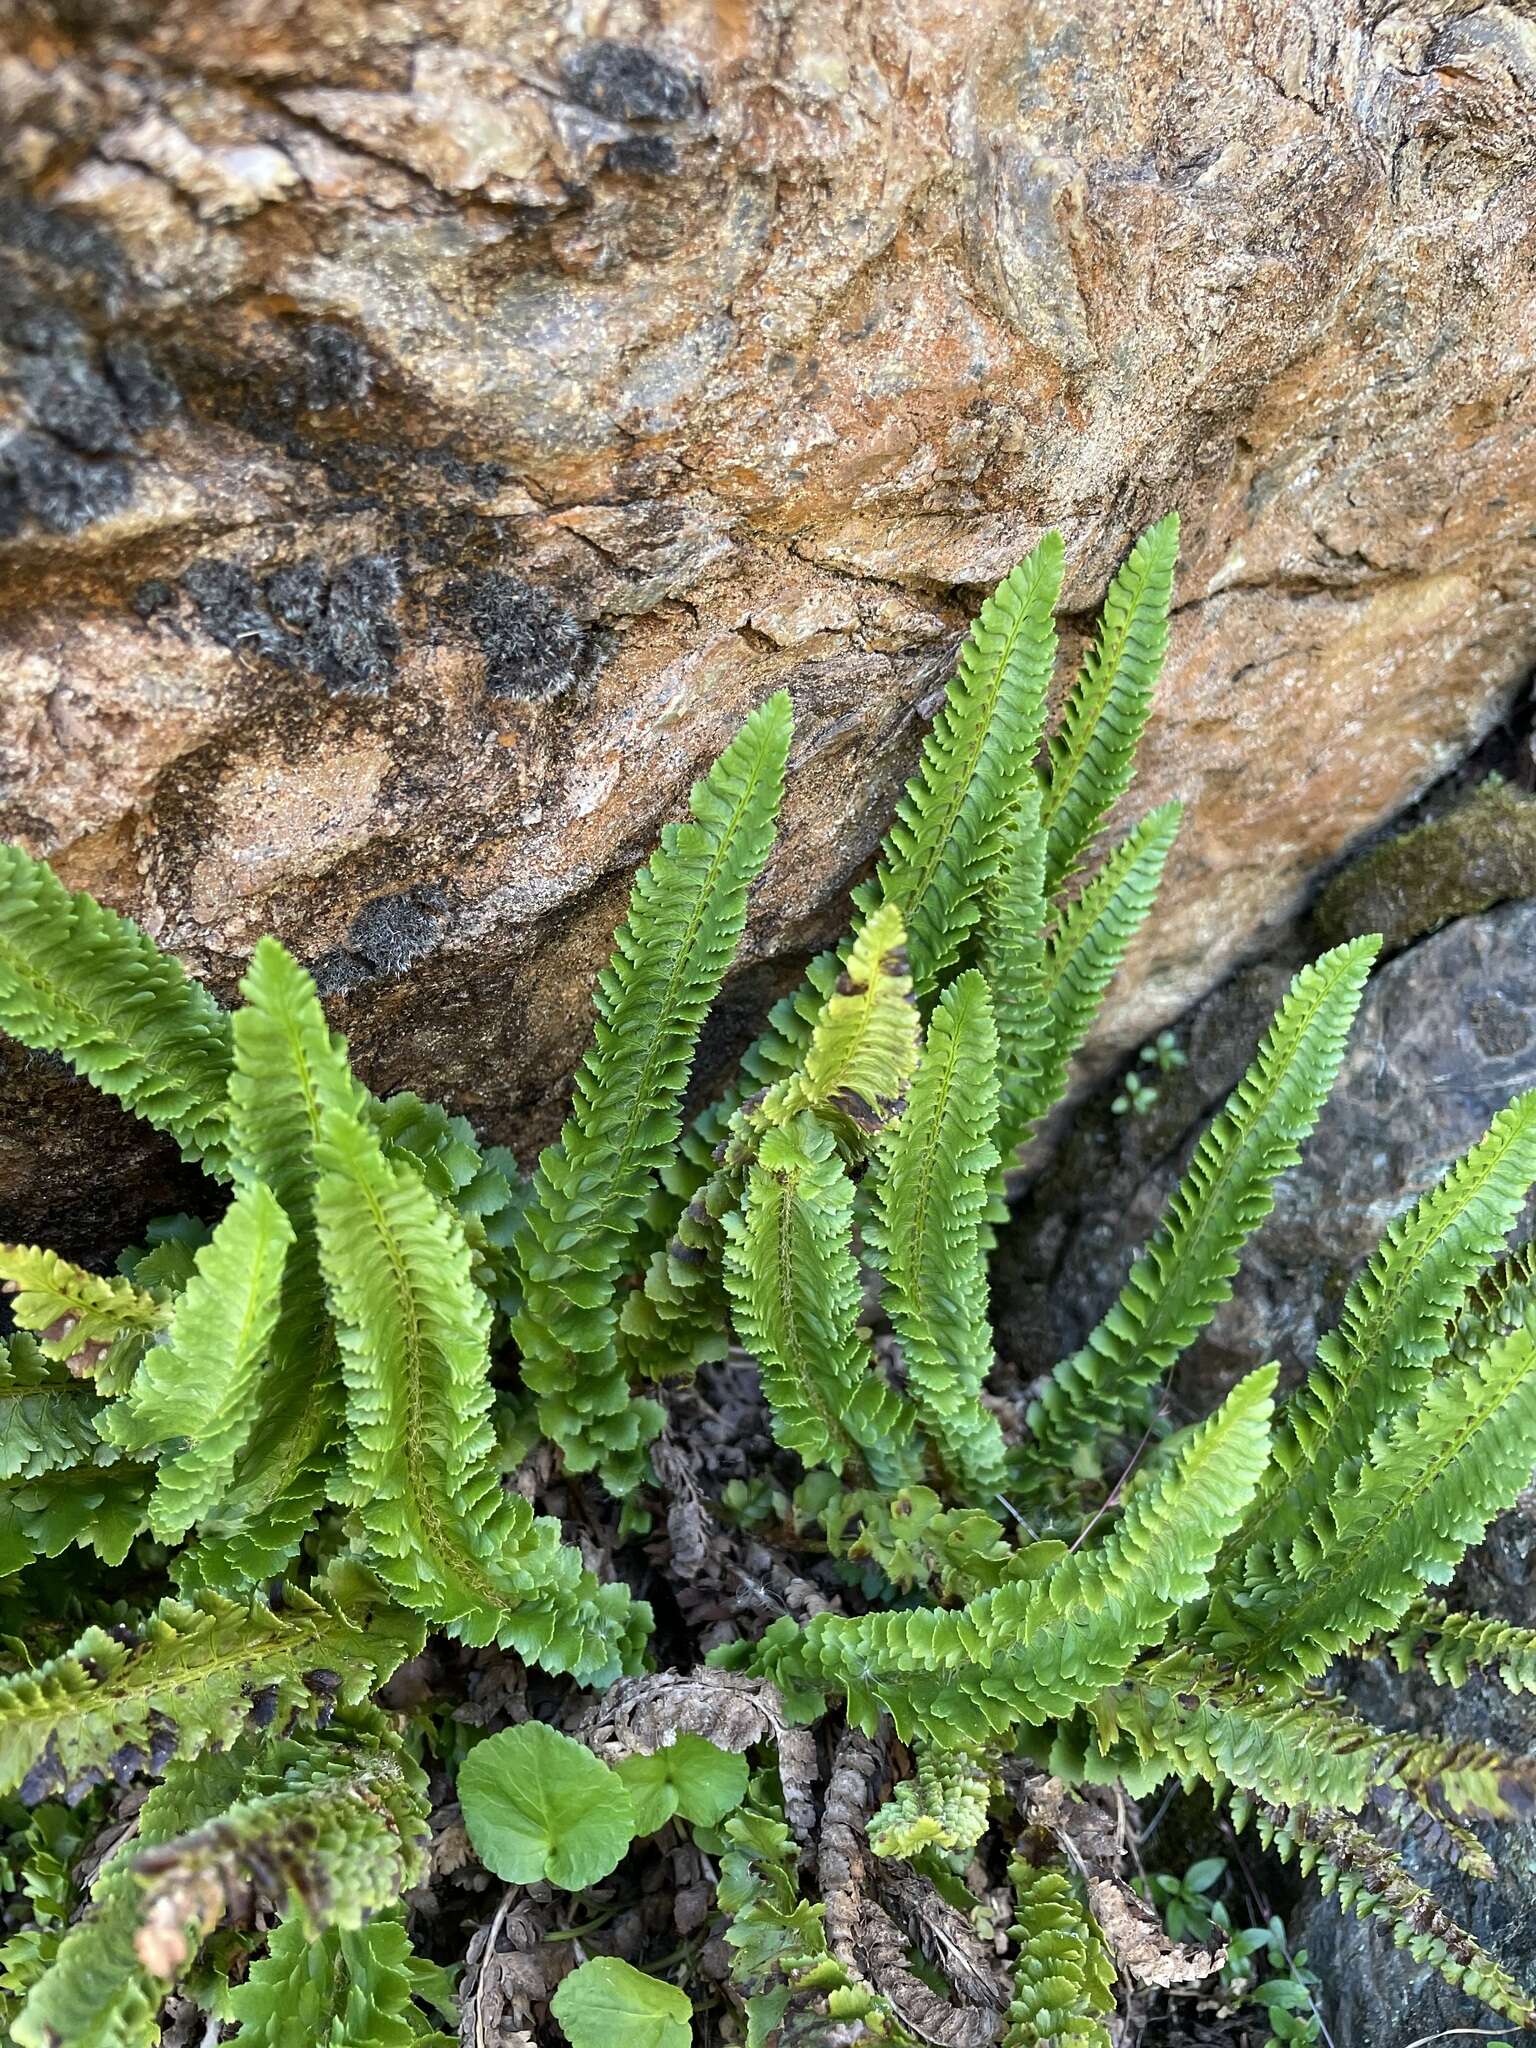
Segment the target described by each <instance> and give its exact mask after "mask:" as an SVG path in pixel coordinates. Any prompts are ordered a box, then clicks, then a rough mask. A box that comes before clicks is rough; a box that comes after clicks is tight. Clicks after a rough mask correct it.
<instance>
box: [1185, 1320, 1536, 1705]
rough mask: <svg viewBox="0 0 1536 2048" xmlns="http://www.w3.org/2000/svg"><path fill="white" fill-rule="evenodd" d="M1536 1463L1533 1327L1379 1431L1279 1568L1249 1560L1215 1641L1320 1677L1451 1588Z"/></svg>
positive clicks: (1264, 1673) (1262, 1670)
mask: <svg viewBox="0 0 1536 2048" xmlns="http://www.w3.org/2000/svg"><path fill="white" fill-rule="evenodd" d="M1533 1465H1536V1334H1533V1333H1532V1332H1531V1331H1530V1330H1528V1329H1523V1328H1522V1329H1520V1330H1518V1331H1516V1332H1515V1333H1514V1334H1513V1335H1511V1336H1509V1337H1505V1338H1502V1339H1501V1340H1500V1341H1499V1342H1498V1343H1497V1344H1495V1345H1494V1346H1493V1347H1492V1348H1491V1349H1490V1350H1489V1351H1488V1352H1487V1353H1486V1355H1485V1356H1484V1357H1482V1358H1480V1359H1476V1360H1474V1361H1473V1362H1471V1363H1470V1364H1467V1365H1463V1366H1460V1367H1459V1368H1457V1369H1454V1370H1452V1371H1448V1372H1447V1373H1446V1375H1445V1376H1444V1377H1443V1378H1442V1379H1440V1380H1437V1381H1436V1382H1435V1383H1434V1384H1433V1385H1432V1386H1431V1387H1430V1388H1429V1390H1428V1391H1427V1393H1426V1394H1425V1396H1424V1398H1423V1400H1422V1401H1421V1402H1420V1403H1419V1404H1418V1406H1417V1407H1416V1408H1412V1409H1405V1410H1403V1411H1402V1412H1400V1413H1399V1414H1398V1416H1397V1417H1396V1419H1395V1420H1394V1421H1393V1422H1392V1423H1391V1424H1390V1426H1388V1427H1386V1428H1384V1429H1383V1430H1381V1431H1380V1432H1379V1433H1378V1434H1377V1435H1376V1436H1375V1437H1374V1438H1373V1439H1372V1441H1371V1443H1370V1446H1369V1448H1368V1451H1367V1454H1366V1456H1365V1459H1364V1461H1363V1462H1362V1464H1361V1465H1360V1468H1359V1470H1358V1472H1356V1473H1352V1474H1351V1475H1350V1476H1349V1477H1348V1478H1347V1479H1346V1480H1344V1481H1343V1482H1342V1483H1341V1485H1340V1487H1339V1488H1338V1490H1337V1491H1336V1493H1335V1494H1334V1496H1333V1497H1332V1499H1331V1500H1330V1501H1329V1503H1328V1508H1327V1513H1326V1517H1324V1518H1320V1521H1319V1524H1318V1526H1316V1527H1314V1528H1310V1529H1307V1530H1304V1531H1303V1532H1302V1533H1301V1534H1300V1535H1299V1536H1298V1537H1297V1538H1296V1540H1295V1542H1294V1543H1293V1544H1292V1546H1291V1548H1290V1550H1289V1552H1288V1553H1287V1554H1286V1555H1284V1556H1283V1557H1277V1558H1275V1559H1274V1560H1273V1569H1265V1570H1263V1571H1262V1572H1261V1571H1260V1569H1259V1568H1258V1560H1256V1559H1254V1558H1252V1557H1250V1569H1249V1573H1248V1578H1247V1583H1246V1585H1245V1586H1244V1587H1243V1588H1242V1589H1237V1588H1235V1587H1229V1588H1224V1590H1223V1592H1222V1594H1221V1595H1220V1596H1219V1597H1218V1599H1217V1600H1216V1601H1214V1602H1213V1603H1212V1610H1211V1616H1210V1619H1209V1621H1208V1623H1207V1625H1206V1630H1205V1633H1206V1635H1207V1637H1208V1639H1209V1640H1210V1641H1211V1642H1212V1643H1213V1644H1215V1645H1216V1647H1217V1648H1218V1649H1220V1650H1221V1651H1223V1652H1224V1653H1225V1654H1228V1655H1237V1656H1240V1657H1241V1659H1242V1662H1243V1665H1244V1668H1245V1669H1246V1670H1247V1671H1249V1672H1251V1673H1253V1674H1254V1675H1256V1676H1258V1677H1261V1678H1265V1679H1269V1680H1271V1681H1275V1680H1279V1681H1283V1680H1285V1679H1287V1678H1290V1679H1292V1680H1294V1679H1295V1678H1296V1677H1297V1676H1306V1677H1316V1676H1320V1675H1321V1673H1322V1672H1323V1671H1324V1670H1326V1668H1327V1666H1328V1664H1329V1662H1330V1661H1331V1660H1332V1658H1333V1657H1335V1656H1337V1655H1339V1654H1340V1653H1341V1652H1342V1651H1344V1650H1346V1649H1348V1648H1350V1647H1351V1646H1352V1645H1353V1644H1355V1643H1361V1642H1364V1641H1366V1640H1367V1639H1368V1638H1369V1637H1370V1636H1372V1635H1374V1634H1376V1633H1378V1632H1379V1631H1381V1630H1385V1629H1389V1628H1391V1627H1392V1626H1393V1625H1394V1624H1395V1623H1396V1622H1398V1621H1399V1620H1400V1619H1401V1617H1402V1616H1403V1614H1404V1613H1405V1612H1406V1611H1407V1609H1408V1607H1409V1605H1410V1604H1411V1602H1412V1601H1413V1599H1414V1597H1415V1596H1416V1594H1417V1593H1418V1592H1419V1589H1420V1588H1421V1587H1422V1586H1423V1585H1424V1583H1425V1582H1426V1580H1429V1581H1436V1580H1444V1579H1446V1578H1448V1577H1449V1576H1450V1573H1451V1571H1452V1569H1453V1568H1454V1567H1455V1565H1456V1564H1457V1563H1458V1562H1459V1560H1460V1558H1461V1556H1462V1553H1463V1551H1464V1550H1465V1549H1466V1548H1467V1546H1468V1545H1469V1544H1470V1543H1474V1542H1475V1541H1476V1540H1477V1538H1478V1537H1480V1536H1481V1535H1482V1533H1483V1530H1484V1529H1485V1528H1486V1527H1487V1525H1488V1523H1489V1522H1490V1521H1491V1520H1492V1518H1493V1516H1494V1515H1495V1514H1496V1513H1497V1512H1498V1510H1499V1509H1500V1508H1501V1507H1504V1506H1506V1505H1507V1504H1508V1503H1509V1502H1510V1501H1511V1500H1513V1499H1514V1497H1515V1495H1516V1494H1517V1493H1518V1492H1519V1490H1520V1488H1521V1487H1522V1486H1523V1485H1524V1484H1525V1482H1526V1480H1527V1479H1528V1478H1529V1477H1530V1473H1531V1468H1532V1466H1533ZM1264 1562H1265V1564H1266V1565H1268V1564H1269V1563H1270V1561H1269V1560H1267V1559H1266V1560H1264Z"/></svg>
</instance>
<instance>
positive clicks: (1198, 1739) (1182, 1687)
mask: <svg viewBox="0 0 1536 2048" xmlns="http://www.w3.org/2000/svg"><path fill="white" fill-rule="evenodd" d="M1088 1719H1089V1721H1090V1723H1091V1726H1092V1730H1093V1736H1094V1746H1093V1748H1092V1749H1091V1750H1090V1752H1089V1765H1090V1768H1089V1770H1088V1772H1087V1775H1089V1776H1091V1777H1093V1778H1094V1779H1097V1780H1109V1779H1112V1778H1114V1777H1115V1776H1117V1775H1120V1776H1124V1777H1126V1778H1134V1779H1135V1780H1136V1781H1137V1783H1138V1788H1139V1789H1145V1788H1150V1786H1151V1785H1153V1784H1155V1783H1157V1782H1158V1781H1159V1780H1160V1779H1162V1778H1163V1777H1165V1776H1168V1775H1170V1774H1171V1775H1173V1776H1175V1777H1178V1778H1180V1779H1181V1780H1182V1781H1183V1782H1184V1783H1185V1784H1186V1785H1188V1784H1190V1783H1192V1782H1194V1781H1199V1782H1201V1783H1204V1784H1206V1785H1209V1786H1211V1787H1212V1788H1213V1789H1214V1790H1215V1791H1217V1792H1218V1793H1221V1792H1227V1791H1237V1792H1241V1793H1248V1794H1252V1795H1257V1796H1259V1797H1262V1798H1266V1799H1271V1800H1277V1799H1283V1800H1287V1801H1291V1800H1302V1801H1305V1802H1307V1803H1308V1804H1312V1805H1326V1806H1331V1807H1337V1808H1339V1809H1340V1810H1341V1811H1343V1812H1347V1813H1358V1812H1359V1811H1360V1810H1361V1808H1362V1807H1363V1806H1365V1804H1366V1802H1367V1801H1368V1800H1369V1798H1370V1797H1371V1794H1372V1792H1373V1790H1374V1789H1375V1787H1376V1786H1377V1785H1378V1784H1380V1783H1381V1782H1383V1781H1384V1780H1385V1779H1387V1778H1389V1777H1390V1776H1391V1775H1392V1766H1391V1763H1390V1762H1389V1761H1388V1760H1387V1756H1386V1753H1387V1749H1388V1746H1389V1738H1388V1737H1386V1736H1384V1735H1383V1734H1382V1732H1381V1730H1380V1729H1378V1728H1374V1727H1372V1726H1371V1724H1370V1723H1369V1722H1367V1721H1364V1720H1362V1719H1361V1718H1360V1717H1359V1716H1358V1715H1357V1714H1355V1713H1354V1712H1352V1711H1351V1709H1350V1708H1349V1707H1348V1706H1347V1705H1345V1704H1344V1702H1343V1701H1341V1700H1335V1699H1330V1698H1327V1697H1325V1696H1323V1695H1322V1694H1319V1693H1315V1692H1307V1693H1304V1694H1301V1695H1300V1696H1295V1695H1291V1696H1285V1695H1275V1694H1271V1693H1269V1692H1267V1691H1264V1690H1262V1689H1260V1688H1259V1687H1257V1686H1255V1685H1251V1684H1249V1683H1247V1682H1246V1679H1245V1675H1244V1673H1243V1672H1242V1670H1241V1669H1237V1670H1231V1669H1228V1668H1226V1667H1218V1666H1217V1665H1216V1664H1215V1663H1214V1662H1213V1661H1212V1660H1211V1659H1209V1658H1206V1657H1201V1656H1198V1655H1191V1654H1189V1653H1188V1652H1174V1653H1173V1654H1172V1655H1169V1656H1165V1657H1161V1658H1157V1659H1155V1660H1154V1661H1153V1662H1152V1663H1151V1664H1150V1665H1147V1666H1144V1667H1139V1668H1138V1669H1137V1670H1136V1671H1135V1672H1133V1673H1132V1674H1131V1676H1130V1677H1129V1678H1128V1679H1127V1680H1126V1682H1125V1684H1124V1685H1123V1686H1121V1687H1120V1688H1118V1689H1117V1690H1115V1691H1114V1692H1110V1693H1106V1694H1104V1695H1102V1696H1101V1697H1100V1698H1099V1699H1097V1700H1095V1701H1094V1702H1093V1703H1092V1704H1091V1706H1090V1707H1089V1709H1088Z"/></svg>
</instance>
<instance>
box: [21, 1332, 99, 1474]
mask: <svg viewBox="0 0 1536 2048" xmlns="http://www.w3.org/2000/svg"><path fill="white" fill-rule="evenodd" d="M100 1412H101V1396H100V1395H99V1394H98V1393H97V1391H96V1389H95V1387H94V1386H93V1385H92V1383H91V1382H90V1381H89V1380H86V1379H77V1378H75V1376H74V1375H73V1374H72V1373H68V1372H62V1371H61V1370H60V1369H59V1367H58V1366H57V1365H56V1364H55V1363H54V1362H53V1361H52V1360H50V1359H48V1358H46V1357H45V1356H44V1355H43V1352H42V1349H41V1347H40V1346H39V1345H38V1344H37V1343H35V1342H34V1340H33V1339H32V1338H31V1337H30V1336H28V1335H26V1333H25V1332H22V1331H18V1332H17V1334H16V1335H15V1336H13V1337H12V1338H11V1340H10V1342H9V1343H0V1479H19V1480H27V1479H35V1478H37V1477H38V1476H39V1475H41V1474H42V1473H44V1472H56V1471H58V1470H59V1469H60V1468H61V1467H63V1466H66V1465H75V1464H79V1463H81V1462H83V1461H84V1460H86V1459H89V1458H92V1457H94V1455H95V1453H96V1448H97V1445H98V1443H99V1441H100V1439H99V1435H98V1432H97V1428H96V1419H97V1416H98V1415H99V1414H100Z"/></svg>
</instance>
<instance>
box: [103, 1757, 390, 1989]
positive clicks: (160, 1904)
mask: <svg viewBox="0 0 1536 2048" xmlns="http://www.w3.org/2000/svg"><path fill="white" fill-rule="evenodd" d="M335 1732H336V1735H337V1736H338V1737H339V1738H341V1739H334V1740H332V1739H324V1740H311V1741H307V1742H295V1741H283V1742H279V1743H278V1744H276V1745H275V1747H274V1749H273V1750H272V1751H271V1752H270V1753H269V1754H268V1755H265V1756H264V1757H263V1759H262V1761H261V1762H260V1764H259V1765H258V1766H257V1767H256V1768H255V1769H253V1770H252V1772H251V1773H250V1774H249V1776H248V1778H247V1780H246V1784H245V1786H244V1788H243V1796H242V1798H241V1799H240V1800H239V1801H238V1802H237V1803H236V1804H235V1805H233V1806H231V1807H229V1808H228V1809H227V1810H226V1811H225V1812H223V1813H221V1814H219V1815H217V1816H216V1817H215V1818H214V1819H211V1820H207V1821H204V1822H203V1824H202V1825H201V1826H200V1827H198V1828H195V1829H193V1830H191V1831H190V1832H189V1833H185V1834H180V1835H177V1836H175V1837H173V1838H172V1839H171V1840H170V1841H167V1842H163V1843H161V1844H159V1845H158V1846H156V1847H154V1848H148V1849H144V1850H142V1851H141V1852H140V1853H139V1854H138V1855H137V1856H135V1858H134V1862H133V1870H134V1875H135V1876H136V1877H137V1879H138V1880H139V1884H140V1887H141V1890H140V1896H139V1900H138V1919H139V1924H138V1927H137V1929H136V1931H135V1935H134V1947H135V1950H136V1952H137V1954H138V1958H139V1961H140V1962H141V1963H142V1964H143V1965H144V1967H145V1968H146V1969H147V1970H148V1971H149V1972H150V1974H151V1976H153V1977H158V1978H160V1979H162V1980H163V1981H165V1982H167V1983H168V1982H170V1981H171V1980H173V1979H175V1978H176V1977H178V1976H179V1975H180V1974H181V1973H182V1971H183V1970H184V1969H185V1968H186V1966H187V1964H188V1963H189V1962H190V1961H191V1959H192V1956H193V1955H194V1954H195V1953H196V1951H197V1949H198V1948H199V1947H200V1945H201V1943H202V1941H203V1940H204V1939H205V1938H206V1937H207V1936H208V1935H209V1934H211V1933H212V1932H213V1930H214V1928H215V1927H217V1926H218V1925H219V1923H220V1921H222V1920H223V1919H224V1918H225V1917H226V1915H228V1914H230V1913H231V1912H239V1911H240V1910H242V1908H243V1907H247V1906H248V1902H249V1899H250V1895H251V1893H252V1891H254V1892H255V1894H256V1895H257V1896H258V1897H259V1898H260V1899H262V1900H263V1901H264V1902H265V1903H267V1904H268V1905H270V1906H275V1907H276V1908H278V1910H279V1911H286V1912H289V1913H295V1914H297V1915H298V1916H299V1918H300V1920H301V1922H302V1924H303V1926H304V1927H305V1928H306V1929H307V1930H308V1932H309V1933H310V1934H311V1935H318V1934H320V1933H322V1932H323V1931H324V1930H325V1929H326V1928H329V1927H339V1928H356V1927H360V1926H361V1925H362V1924H363V1923H364V1922H365V1921H366V1920H368V1919H369V1918H371V1917H372V1916H373V1915H374V1914H376V1913H379V1912H383V1911H387V1910H388V1909H389V1908H390V1907H392V1906H394V1905H396V1904H397V1903H398V1902H399V1900H400V1899H401V1898H402V1897H403V1896H404V1894H405V1893H406V1892H407V1891H408V1890H409V1889H410V1887H411V1886H412V1885H414V1884H418V1883H419V1882H420V1881H421V1879H422V1877H423V1876H424V1875H425V1872H426V1847H427V1842H428V1840H429V1833H428V1827H427V1798H426V1792H427V1781H426V1777H425V1775H424V1773H423V1772H422V1771H421V1770H420V1768H419V1767H418V1766H417V1765H416V1764H415V1763H414V1762H413V1761H412V1760H411V1758H410V1757H409V1755H408V1754H407V1753H406V1752H405V1750H404V1749H403V1748H402V1747H401V1745H400V1743H399V1741H398V1740H397V1739H396V1738H395V1737H394V1736H393V1735H390V1734H388V1733H386V1732H385V1731H384V1729H383V1727H382V1725H375V1726H370V1725H369V1724H368V1721H367V1720H366V1719H365V1720H364V1721H363V1722H362V1723H361V1725H356V1726H354V1725H342V1726H340V1727H338V1729H337V1730H336V1731H335Z"/></svg>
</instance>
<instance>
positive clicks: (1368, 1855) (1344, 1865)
mask: <svg viewBox="0 0 1536 2048" xmlns="http://www.w3.org/2000/svg"><path fill="white" fill-rule="evenodd" d="M1259 1836H1260V1839H1261V1840H1262V1841H1263V1843H1264V1846H1265V1847H1266V1848H1268V1849H1273V1850H1274V1852H1275V1854H1276V1855H1278V1856H1279V1857H1281V1859H1282V1860H1283V1861H1286V1862H1290V1861H1292V1860H1294V1861H1295V1862H1297V1863H1298V1864H1299V1866H1300V1868H1301V1871H1302V1873H1303V1875H1304V1876H1310V1875H1311V1874H1312V1872H1313V1871H1316V1873H1317V1876H1318V1878H1319V1880H1320V1882H1321V1884H1322V1888H1323V1892H1324V1894H1325V1895H1330V1894H1335V1893H1336V1894H1337V1896H1338V1900H1339V1904H1340V1905H1341V1906H1342V1907H1344V1908H1345V1910H1346V1911H1348V1912H1352V1913H1353V1914H1354V1915H1355V1917H1356V1919H1357V1920H1380V1921H1382V1922H1384V1924H1385V1925H1386V1926H1387V1927H1388V1929H1389V1930H1390V1932H1391V1935H1392V1940H1393V1943H1394V1945H1395V1946H1396V1947H1398V1948H1405V1949H1407V1951H1408V1953H1409V1954H1410V1955H1411V1956H1412V1957H1413V1959H1414V1961H1415V1962H1418V1963H1426V1964H1428V1966H1429V1967H1430V1969H1432V1970H1436V1971H1438V1972H1439V1974H1440V1975H1441V1976H1442V1977H1443V1978H1444V1979H1445V1980H1446V1982H1447V1983H1448V1984H1454V1985H1456V1986H1458V1987H1459V1988H1460V1989H1461V1990H1463V1991H1465V1992H1466V1993H1467V1994H1468V1996H1469V1997H1472V1998H1479V1999H1481V2000H1482V2002H1483V2004H1484V2005H1487V2006H1491V2007H1492V2009H1493V2011H1494V2012H1496V2013H1498V2014H1499V2015H1500V2017H1501V2018H1503V2019H1507V2020H1509V2021H1510V2022H1511V2023H1512V2024H1513V2025H1515V2026H1517V2027H1529V2026H1532V2025H1536V2005H1533V2004H1532V2002H1531V2000H1530V1999H1529V1998H1528V1997H1527V1996H1526V1994H1525V1992H1524V1991H1522V1990H1521V1988H1520V1986H1519V1985H1518V1984H1517V1983H1516V1982H1515V1980H1514V1979H1513V1977H1511V1976H1510V1974H1509V1972H1508V1971H1507V1970H1505V1969H1504V1968H1503V1966H1502V1965H1501V1964H1500V1963H1499V1962H1497V1961H1496V1960H1495V1958H1494V1957H1493V1956H1491V1955H1489V1953H1488V1951H1487V1950H1486V1949H1485V1948H1484V1947H1483V1946H1482V1944H1481V1943H1480V1942H1479V1941H1477V1940H1476V1939H1475V1938H1474V1937H1473V1936H1472V1935H1471V1934H1469V1933H1468V1932H1467V1930H1466V1929H1465V1928H1464V1927H1460V1926H1458V1925H1457V1923H1456V1922H1455V1921H1454V1920H1453V1919H1451V1917H1450V1915H1449V1914H1448V1913H1447V1912H1445V1910H1444V1909H1443V1908H1442V1907H1441V1906H1440V1904H1439V1903H1438V1901H1437V1900H1436V1899H1435V1897H1434V1895H1433V1894H1432V1893H1430V1892H1427V1891H1426V1890H1425V1889H1424V1887H1423V1886H1422V1885H1420V1884H1417V1883H1416V1882H1415V1881H1414V1879H1413V1878H1412V1877H1411V1876H1410V1875H1409V1873H1408V1871H1407V1870H1406V1869H1405V1868H1404V1866H1403V1863H1402V1860H1401V1858H1399V1857H1398V1856H1396V1855H1394V1854H1393V1852H1392V1851H1391V1850H1390V1849H1388V1848H1387V1847H1386V1846H1385V1845H1384V1844H1383V1843H1381V1842H1378V1841H1377V1840H1376V1839H1375V1837H1374V1836H1373V1835H1369V1834H1367V1833H1366V1831H1365V1829H1364V1828H1362V1827H1361V1826H1360V1825H1359V1823H1358V1822H1356V1821H1352V1820H1350V1819H1349V1818H1347V1816H1345V1815H1343V1814H1335V1813H1329V1812H1327V1811H1326V1810H1323V1811H1314V1810H1313V1809H1310V1808H1308V1807H1304V1806H1291V1807H1285V1806H1282V1807H1278V1808H1273V1809H1270V1810H1268V1811H1261V1812H1260V1815H1259Z"/></svg>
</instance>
